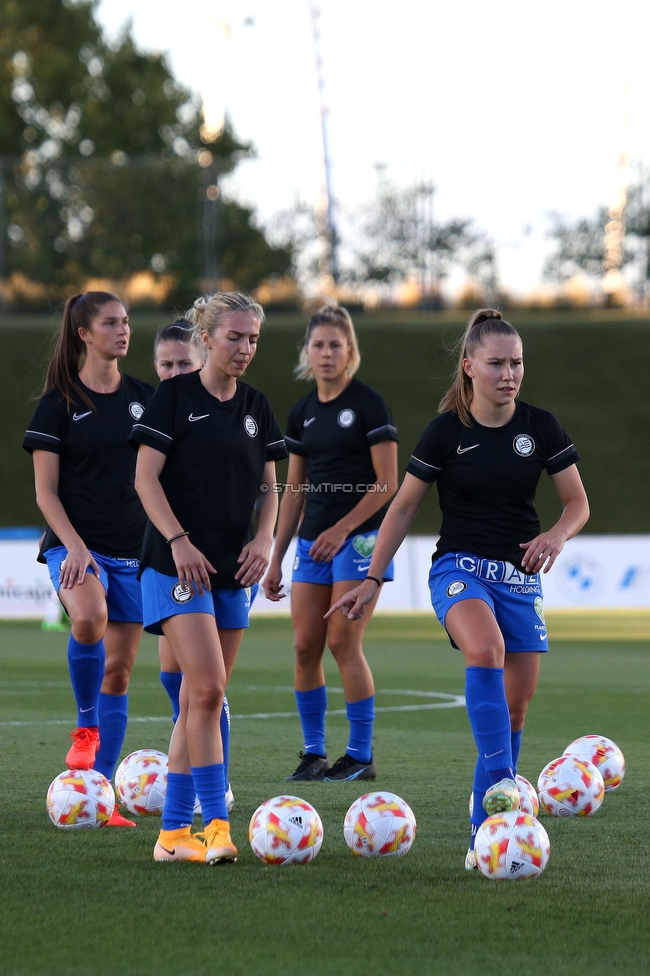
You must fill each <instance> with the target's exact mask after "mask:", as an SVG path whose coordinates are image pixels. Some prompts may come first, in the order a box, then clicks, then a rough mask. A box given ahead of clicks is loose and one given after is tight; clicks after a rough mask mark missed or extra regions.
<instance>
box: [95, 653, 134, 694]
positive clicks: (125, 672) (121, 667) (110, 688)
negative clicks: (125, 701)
mask: <svg viewBox="0 0 650 976" xmlns="http://www.w3.org/2000/svg"><path fill="white" fill-rule="evenodd" d="M130 677H131V668H130V667H128V665H126V664H124V663H123V662H122V661H115V662H107V663H106V668H105V670H104V681H103V685H102V688H103V690H104V692H105V693H106V694H107V695H126V693H127V691H128V690H129V678H130Z"/></svg>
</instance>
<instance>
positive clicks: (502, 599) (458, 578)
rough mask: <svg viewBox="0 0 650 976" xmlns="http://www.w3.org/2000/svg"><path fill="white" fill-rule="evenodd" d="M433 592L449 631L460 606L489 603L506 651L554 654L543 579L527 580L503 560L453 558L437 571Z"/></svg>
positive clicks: (432, 578) (458, 554)
mask: <svg viewBox="0 0 650 976" xmlns="http://www.w3.org/2000/svg"><path fill="white" fill-rule="evenodd" d="M429 589H430V590H431V603H432V604H433V609H434V610H435V611H436V616H437V618H438V620H439V621H440V623H441V624H442V625H443V627H444V626H445V618H446V616H447V612H448V611H449V608H450V607H451V606H453V605H454V603H458V602H459V601H461V600H472V599H473V600H483V602H484V603H487V605H488V606H489V608H490V610H491V611H492V613H493V614H494V616H495V617H496V621H497V624H498V625H499V629H500V630H501V633H502V634H503V640H504V642H505V645H506V651H548V637H547V633H546V624H545V622H544V602H543V599H542V585H541V582H540V578H539V573H535V575H534V576H526V575H525V574H524V573H522V571H521V570H520V569H517V568H516V566H513V565H512V563H506V562H503V561H502V560H500V559H483V558H482V557H481V556H474V555H472V553H469V552H449V553H447V554H446V555H444V556H441V557H440V559H436V561H435V562H434V563H433V565H432V566H431V572H430V573H429ZM450 640H451V638H450ZM452 644H454V642H453V641H452ZM455 646H456V645H455V644H454V647H455Z"/></svg>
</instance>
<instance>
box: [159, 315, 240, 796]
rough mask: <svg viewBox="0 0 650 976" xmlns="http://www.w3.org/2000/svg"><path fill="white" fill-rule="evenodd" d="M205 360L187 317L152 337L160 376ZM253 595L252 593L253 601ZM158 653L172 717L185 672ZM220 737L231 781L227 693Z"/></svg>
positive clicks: (162, 645)
mask: <svg viewBox="0 0 650 976" xmlns="http://www.w3.org/2000/svg"><path fill="white" fill-rule="evenodd" d="M204 362H205V358H204V355H203V348H202V346H199V345H198V344H197V342H195V340H194V334H193V328H192V325H191V323H190V322H188V320H187V319H185V318H180V319H176V321H175V322H173V323H172V324H171V325H164V326H163V327H162V328H161V329H159V330H158V332H157V333H156V337H155V339H154V341H153V365H154V369H155V370H156V373H157V374H158V376H159V378H160V379H161V380H168V379H171V378H172V376H178V375H179V374H180V373H193V372H195V371H196V370H197V369H201V368H202V367H203V364H204ZM252 602H253V598H252V595H251V604H252ZM158 657H159V659H160V681H161V684H162V686H163V688H164V689H165V691H166V692H167V694H168V695H169V700H170V702H171V705H172V720H173V721H174V722H175V721H176V719H177V718H178V715H179V713H180V693H181V681H182V680H183V673H182V671H181V669H180V666H179V664H178V662H177V661H176V659H175V658H174V655H173V654H172V650H171V648H170V646H169V641H168V640H167V638H166V637H159V638H158ZM221 739H222V742H223V758H224V766H225V768H226V783H228V754H229V744H230V711H229V707H228V699H227V698H226V697H225V695H224V699H223V710H222V712H221ZM226 798H227V804H228V810H231V809H232V805H233V803H234V797H233V794H232V790H231V789H230V784H228V789H227V791H226Z"/></svg>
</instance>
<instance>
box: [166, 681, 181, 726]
mask: <svg viewBox="0 0 650 976" xmlns="http://www.w3.org/2000/svg"><path fill="white" fill-rule="evenodd" d="M160 681H161V684H162V686H163V688H164V689H165V691H166V692H167V694H168V695H169V700H170V702H171V703H172V721H173V722H174V724H176V720H177V719H178V716H179V714H180V711H181V705H180V697H181V682H182V681H183V675H182V673H181V672H180V671H161V672H160Z"/></svg>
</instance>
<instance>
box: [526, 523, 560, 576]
mask: <svg viewBox="0 0 650 976" xmlns="http://www.w3.org/2000/svg"><path fill="white" fill-rule="evenodd" d="M565 542H566V537H565V536H564V535H563V534H562V533H560V532H553V531H551V532H542V534H541V535H538V536H535V538H534V539H531V541H530V542H520V543H519V548H520V549H525V550H526V552H525V553H524V555H523V558H522V560H521V565H522V566H523V568H524V569H525V570H526V572H527V573H528V575H529V576H534V575H535V573H539V572H542V567H543V571H544V572H545V573H548V571H549V569H550V568H551V566H552V565H553V563H554V562H555V560H556V559H557V557H558V556H559V555H560V553H561V552H562V550H563V549H564V543H565Z"/></svg>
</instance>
